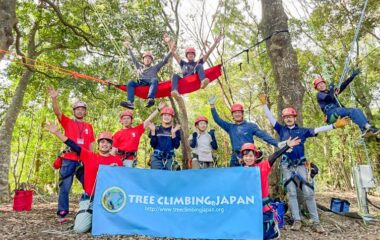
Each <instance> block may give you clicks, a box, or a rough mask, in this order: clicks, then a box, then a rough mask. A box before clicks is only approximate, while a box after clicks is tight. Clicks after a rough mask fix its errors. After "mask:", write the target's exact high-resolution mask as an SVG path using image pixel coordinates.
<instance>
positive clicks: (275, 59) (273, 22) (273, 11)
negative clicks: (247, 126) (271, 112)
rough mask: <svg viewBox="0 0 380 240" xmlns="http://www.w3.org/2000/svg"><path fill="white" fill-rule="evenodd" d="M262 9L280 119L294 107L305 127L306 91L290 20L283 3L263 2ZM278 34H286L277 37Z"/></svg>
mask: <svg viewBox="0 0 380 240" xmlns="http://www.w3.org/2000/svg"><path fill="white" fill-rule="evenodd" d="M261 5H262V13H263V18H262V20H261V23H260V30H261V32H262V33H263V37H268V36H271V35H272V37H271V38H269V39H268V40H266V42H265V43H266V47H267V52H268V55H269V58H270V61H271V64H272V68H273V73H274V77H275V82H276V87H277V90H278V93H279V94H278V99H277V106H278V114H277V115H278V116H279V117H281V115H280V113H281V110H282V109H284V108H285V107H288V106H292V107H294V108H295V109H296V110H297V112H298V117H297V121H298V123H299V124H302V100H303V96H304V93H305V89H304V87H303V86H302V84H301V79H300V78H301V77H300V73H299V67H298V62H297V55H296V52H295V51H294V49H293V47H292V44H291V39H290V34H289V32H287V31H288V22H287V21H288V17H287V16H286V13H285V11H284V8H283V6H282V1H281V0H272V1H268V0H263V1H261ZM276 31H285V32H279V33H276ZM279 119H281V118H279Z"/></svg>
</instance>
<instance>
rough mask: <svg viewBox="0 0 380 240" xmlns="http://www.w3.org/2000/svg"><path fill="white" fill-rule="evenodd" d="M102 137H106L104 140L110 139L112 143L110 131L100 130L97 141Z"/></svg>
mask: <svg viewBox="0 0 380 240" xmlns="http://www.w3.org/2000/svg"><path fill="white" fill-rule="evenodd" d="M102 139H106V140H108V141H110V142H111V143H112V133H110V132H102V133H100V134H99V136H98V141H97V142H98V143H99V142H100V140H102Z"/></svg>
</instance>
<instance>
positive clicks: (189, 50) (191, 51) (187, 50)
mask: <svg viewBox="0 0 380 240" xmlns="http://www.w3.org/2000/svg"><path fill="white" fill-rule="evenodd" d="M188 53H194V55H195V48H193V47H188V48H186V50H185V55H186V56H187V54H188Z"/></svg>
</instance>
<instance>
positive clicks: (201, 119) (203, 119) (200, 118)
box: [194, 116, 208, 125]
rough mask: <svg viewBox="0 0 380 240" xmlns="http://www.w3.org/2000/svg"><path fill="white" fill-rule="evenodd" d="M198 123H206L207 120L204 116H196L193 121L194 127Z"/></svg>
mask: <svg viewBox="0 0 380 240" xmlns="http://www.w3.org/2000/svg"><path fill="white" fill-rule="evenodd" d="M200 121H205V122H206V123H208V119H207V118H206V117H205V116H198V117H197V118H196V119H195V121H194V125H197V124H198V123H199V122H200Z"/></svg>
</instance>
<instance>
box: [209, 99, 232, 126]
mask: <svg viewBox="0 0 380 240" xmlns="http://www.w3.org/2000/svg"><path fill="white" fill-rule="evenodd" d="M215 101H216V97H215V96H211V97H210V98H209V99H208V103H209V104H210V107H211V114H212V117H213V118H214V121H215V122H216V124H218V125H219V126H220V127H221V128H223V129H224V131H226V132H228V131H229V130H230V125H231V124H230V123H228V122H226V121H224V120H223V119H221V118H220V117H219V114H218V112H217V111H216V109H215Z"/></svg>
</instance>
